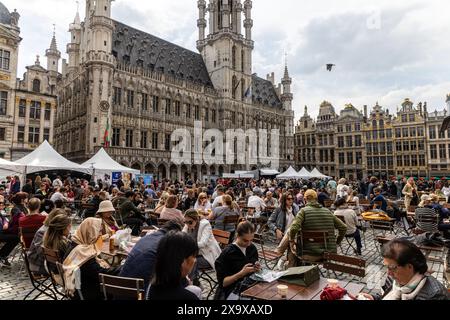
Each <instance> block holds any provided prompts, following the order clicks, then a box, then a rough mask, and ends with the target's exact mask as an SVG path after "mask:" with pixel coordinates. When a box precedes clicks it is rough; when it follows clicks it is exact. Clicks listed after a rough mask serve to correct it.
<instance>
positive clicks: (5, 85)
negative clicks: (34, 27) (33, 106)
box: [0, 2, 22, 160]
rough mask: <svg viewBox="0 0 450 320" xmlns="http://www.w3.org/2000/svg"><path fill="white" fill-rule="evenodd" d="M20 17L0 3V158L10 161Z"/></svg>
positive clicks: (19, 40)
mask: <svg viewBox="0 0 450 320" xmlns="http://www.w3.org/2000/svg"><path fill="white" fill-rule="evenodd" d="M19 17H20V15H19V14H18V13H17V11H14V12H13V13H9V11H8V9H7V8H6V7H5V6H4V5H3V4H2V3H1V2H0V158H5V159H7V160H11V142H12V139H13V130H14V102H15V88H16V78H17V64H18V55H19V45H20V42H21V40H22V39H21V38H20V36H19V35H20V29H19V26H18V22H19Z"/></svg>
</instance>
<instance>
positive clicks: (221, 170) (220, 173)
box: [219, 166, 223, 177]
mask: <svg viewBox="0 0 450 320" xmlns="http://www.w3.org/2000/svg"><path fill="white" fill-rule="evenodd" d="M219 176H220V177H222V176H223V167H222V166H219Z"/></svg>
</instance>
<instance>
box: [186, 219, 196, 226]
mask: <svg viewBox="0 0 450 320" xmlns="http://www.w3.org/2000/svg"><path fill="white" fill-rule="evenodd" d="M184 223H185V224H187V225H189V226H190V225H192V224H193V223H194V221H192V220H189V221H185V222H184Z"/></svg>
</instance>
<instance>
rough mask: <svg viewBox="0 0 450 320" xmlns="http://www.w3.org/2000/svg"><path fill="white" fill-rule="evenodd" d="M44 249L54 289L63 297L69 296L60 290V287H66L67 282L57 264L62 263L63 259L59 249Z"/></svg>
mask: <svg viewBox="0 0 450 320" xmlns="http://www.w3.org/2000/svg"><path fill="white" fill-rule="evenodd" d="M43 250H44V259H45V264H46V269H47V272H48V274H49V275H50V279H51V281H52V284H53V289H54V290H55V292H56V293H57V294H59V295H60V296H61V297H62V299H64V298H67V296H66V294H65V293H64V292H61V291H60V290H59V288H63V289H64V287H65V284H64V277H63V275H62V274H61V273H60V272H59V269H58V267H57V266H56V263H60V264H62V263H63V261H62V259H61V258H60V257H59V254H58V251H55V250H51V249H47V248H45V247H43Z"/></svg>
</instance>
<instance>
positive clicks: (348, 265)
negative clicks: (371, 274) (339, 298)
mask: <svg viewBox="0 0 450 320" xmlns="http://www.w3.org/2000/svg"><path fill="white" fill-rule="evenodd" d="M324 260H325V262H324V263H323V268H324V269H326V270H327V275H329V272H330V271H333V273H334V274H336V271H337V272H341V273H347V274H351V275H355V276H357V277H359V278H360V281H361V280H362V279H363V278H364V277H365V276H366V260H364V259H361V258H355V257H348V256H345V255H339V254H335V253H331V252H325V253H324Z"/></svg>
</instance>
